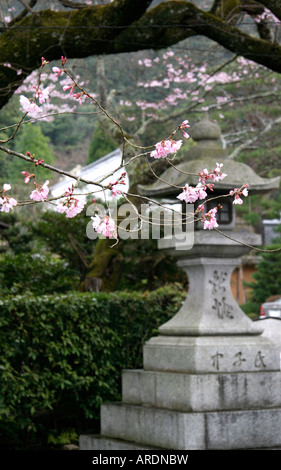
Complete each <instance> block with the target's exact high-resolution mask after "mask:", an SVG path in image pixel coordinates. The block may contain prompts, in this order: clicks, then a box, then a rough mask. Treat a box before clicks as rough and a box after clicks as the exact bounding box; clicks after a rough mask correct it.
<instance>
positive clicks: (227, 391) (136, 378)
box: [122, 370, 281, 412]
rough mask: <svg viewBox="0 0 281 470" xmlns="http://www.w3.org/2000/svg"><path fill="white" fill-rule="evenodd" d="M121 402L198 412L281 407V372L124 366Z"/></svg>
mask: <svg viewBox="0 0 281 470" xmlns="http://www.w3.org/2000/svg"><path fill="white" fill-rule="evenodd" d="M122 402H123V403H128V404H134V405H148V406H153V407H156V408H167V409H172V410H177V411H197V412H199V411H224V410H226V411H227V410H248V409H259V408H273V407H274V408H275V407H281V372H280V371H279V372H255V373H237V374H182V373H174V372H161V371H160V372H157V371H145V370H124V371H123V372H122Z"/></svg>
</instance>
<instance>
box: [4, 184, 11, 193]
mask: <svg viewBox="0 0 281 470" xmlns="http://www.w3.org/2000/svg"><path fill="white" fill-rule="evenodd" d="M10 189H11V185H10V184H9V183H4V184H3V191H9V190H10Z"/></svg>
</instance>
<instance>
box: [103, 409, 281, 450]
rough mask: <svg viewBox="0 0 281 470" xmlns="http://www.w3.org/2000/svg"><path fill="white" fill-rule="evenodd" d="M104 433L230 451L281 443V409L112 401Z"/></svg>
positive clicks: (144, 441) (175, 447)
mask: <svg viewBox="0 0 281 470" xmlns="http://www.w3.org/2000/svg"><path fill="white" fill-rule="evenodd" d="M101 426H102V427H101V436H102V437H103V438H106V439H116V440H119V441H125V442H131V443H132V444H134V445H141V446H142V448H146V446H152V447H159V448H160V449H166V450H169V449H173V450H228V449H229V450H230V449H256V448H260V449H262V448H271V447H280V446H281V433H280V429H281V408H273V409H266V410H265V409H260V410H248V411H217V412H205V413H189V412H181V411H172V410H164V409H159V408H158V409H157V408H153V407H150V406H138V405H129V404H124V403H109V404H104V405H102V408H101Z"/></svg>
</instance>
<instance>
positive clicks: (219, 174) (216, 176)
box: [211, 163, 227, 181]
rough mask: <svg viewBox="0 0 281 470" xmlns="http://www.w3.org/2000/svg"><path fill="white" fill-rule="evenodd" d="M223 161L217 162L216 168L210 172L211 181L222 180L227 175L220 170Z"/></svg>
mask: <svg viewBox="0 0 281 470" xmlns="http://www.w3.org/2000/svg"><path fill="white" fill-rule="evenodd" d="M222 166H223V163H217V166H216V168H215V169H214V170H213V171H212V172H211V178H212V179H213V181H220V180H223V179H224V178H225V177H226V176H227V175H226V174H225V173H222V172H221V167H222Z"/></svg>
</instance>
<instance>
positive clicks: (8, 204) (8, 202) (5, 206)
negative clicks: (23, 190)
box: [0, 196, 17, 212]
mask: <svg viewBox="0 0 281 470" xmlns="http://www.w3.org/2000/svg"><path fill="white" fill-rule="evenodd" d="M0 204H1V205H2V207H1V209H0V212H9V211H10V210H12V209H13V208H14V206H16V205H17V201H16V200H15V199H14V198H13V197H7V196H5V197H4V198H2V197H0Z"/></svg>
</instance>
